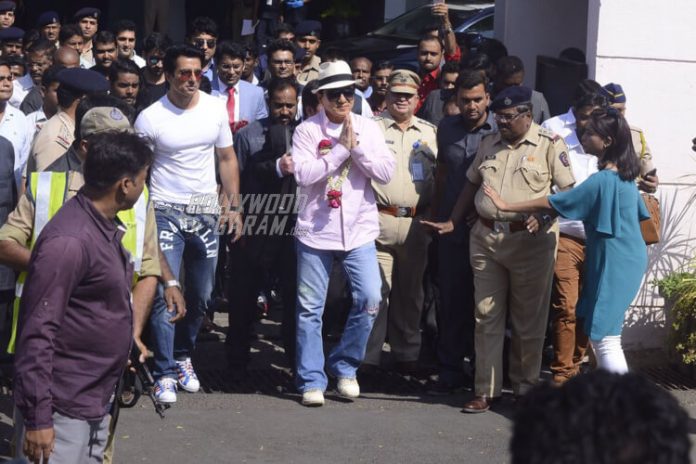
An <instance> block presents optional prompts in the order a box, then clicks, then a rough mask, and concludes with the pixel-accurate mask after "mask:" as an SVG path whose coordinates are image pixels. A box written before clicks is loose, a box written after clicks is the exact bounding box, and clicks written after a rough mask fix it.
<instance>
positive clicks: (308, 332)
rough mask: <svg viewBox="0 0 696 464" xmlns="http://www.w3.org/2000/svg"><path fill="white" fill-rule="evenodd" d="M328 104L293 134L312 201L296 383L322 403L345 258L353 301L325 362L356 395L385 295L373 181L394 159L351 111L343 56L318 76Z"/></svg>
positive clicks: (300, 253) (300, 240)
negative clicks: (338, 273)
mask: <svg viewBox="0 0 696 464" xmlns="http://www.w3.org/2000/svg"><path fill="white" fill-rule="evenodd" d="M318 84H319V85H318V88H317V90H316V91H315V92H316V93H317V94H318V97H319V102H320V103H321V105H322V107H323V109H322V110H321V111H320V112H319V113H317V114H316V115H315V116H313V117H311V118H309V119H308V120H306V121H305V122H304V123H302V124H300V125H299V126H298V127H297V129H296V130H295V134H294V136H293V144H292V145H293V153H292V160H293V163H294V171H295V179H296V180H297V184H298V186H299V189H300V191H301V193H302V194H303V195H305V196H306V198H307V202H306V205H305V207H304V208H303V209H302V211H300V212H299V214H298V218H297V227H296V230H295V235H296V237H297V269H298V275H297V280H298V282H297V377H296V381H297V387H298V390H299V391H300V392H301V393H302V404H304V405H306V406H321V405H323V404H324V391H325V390H326V386H327V376H326V373H325V372H324V351H323V345H322V338H321V323H322V313H323V312H324V303H325V302H326V292H327V287H328V283H329V273H330V271H331V267H332V265H333V262H334V260H335V259H338V260H339V261H340V262H341V263H342V264H343V268H344V270H345V272H346V274H347V276H348V280H349V282H350V288H351V290H352V296H353V307H352V308H351V310H350V313H349V315H348V320H347V322H346V326H345V329H344V331H343V336H342V337H341V340H340V342H339V343H338V344H337V345H336V347H335V348H334V349H333V350H332V351H331V353H330V354H329V359H328V362H327V363H326V368H327V371H328V373H329V374H330V375H332V376H335V377H337V379H338V387H337V389H338V392H339V394H341V395H342V396H344V397H347V398H357V397H358V396H359V395H360V386H359V385H358V382H357V379H356V371H357V369H358V367H359V366H360V363H361V362H362V360H363V358H364V356H365V347H366V345H367V339H368V337H369V335H370V331H371V330H372V324H373V322H374V318H375V316H376V315H377V311H378V309H379V303H380V300H381V296H380V286H381V282H382V279H381V277H380V274H379V266H378V264H377V254H376V250H375V239H376V238H377V236H378V235H379V218H378V213H377V206H376V203H375V196H374V192H373V191H372V188H371V182H372V180H375V181H376V182H379V183H382V184H386V183H387V182H389V180H390V179H391V177H392V174H393V173H394V168H395V164H396V162H395V159H394V156H393V155H392V154H391V152H390V151H389V149H388V148H387V145H386V143H385V141H384V136H383V134H382V131H381V130H380V129H379V127H378V126H377V123H376V122H374V121H372V120H371V119H368V118H365V117H362V116H358V115H355V114H352V113H351V109H352V108H353V101H354V96H355V81H354V80H353V77H352V74H351V72H350V67H349V66H348V64H347V63H345V62H343V61H337V62H333V63H323V64H322V65H321V66H320V73H319V78H318Z"/></svg>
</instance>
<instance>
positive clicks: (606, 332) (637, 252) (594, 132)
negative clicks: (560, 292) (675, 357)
mask: <svg viewBox="0 0 696 464" xmlns="http://www.w3.org/2000/svg"><path fill="white" fill-rule="evenodd" d="M582 145H583V148H584V149H585V152H586V153H593V154H595V155H597V157H598V165H599V168H600V171H599V172H598V173H596V174H593V175H592V176H590V177H589V178H588V179H587V180H586V181H585V182H583V183H582V184H580V185H579V186H578V187H576V188H573V189H571V190H568V191H565V192H559V193H556V194H554V195H550V196H549V197H547V198H540V199H538V200H533V201H527V202H522V203H513V204H508V203H506V202H504V201H502V200H501V199H500V197H499V195H498V194H497V193H496V192H495V191H493V190H492V189H491V188H490V187H489V186H484V191H485V192H486V194H487V195H489V196H490V197H491V199H492V200H493V202H494V203H495V204H496V206H497V207H498V208H499V209H500V210H503V211H515V212H538V211H544V210H551V211H554V212H556V213H558V214H559V215H561V216H563V217H566V218H568V219H575V220H581V221H583V223H584V225H585V234H586V236H587V239H586V242H585V243H586V260H585V272H584V278H583V287H582V291H581V294H580V299H579V300H578V306H577V315H578V318H580V319H582V320H583V325H584V329H585V333H587V335H588V336H589V338H590V340H591V341H592V344H593V347H594V348H595V354H596V355H597V360H598V365H599V366H600V367H603V368H606V369H608V370H612V371H616V372H626V371H627V370H628V368H627V367H626V360H625V357H624V355H623V350H622V349H621V338H620V336H621V328H622V325H623V321H624V315H625V313H626V310H627V309H628V307H629V305H630V304H631V302H632V301H633V299H634V298H635V296H636V294H637V293H638V290H639V288H640V283H641V281H642V279H643V274H644V273H645V269H646V266H647V261H648V258H647V249H646V246H645V242H644V241H643V237H642V235H641V231H640V221H641V220H644V219H649V218H650V214H649V212H648V210H647V208H646V207H645V204H644V202H643V199H642V198H641V196H640V193H639V192H638V188H637V187H636V184H635V179H636V177H637V176H638V174H639V172H640V166H639V162H638V158H637V156H636V154H635V152H634V150H633V145H632V143H631V135H630V132H629V128H628V124H627V123H626V121H625V120H624V119H623V117H622V116H621V115H620V114H618V112H616V111H612V110H611V109H609V110H600V111H599V112H596V113H593V115H592V120H591V122H590V124H589V127H588V128H587V130H586V132H585V133H584V134H583V137H582Z"/></svg>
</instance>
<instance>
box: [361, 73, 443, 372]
mask: <svg viewBox="0 0 696 464" xmlns="http://www.w3.org/2000/svg"><path fill="white" fill-rule="evenodd" d="M419 85H420V78H419V77H418V75H417V74H416V73H414V72H411V71H407V70H397V71H394V72H392V73H391V75H390V76H389V91H388V93H387V97H386V100H387V110H386V111H385V112H384V113H382V115H381V116H379V117H377V118H376V120H377V122H378V124H379V125H380V127H381V128H382V129H383V131H384V138H385V140H386V142H387V146H388V147H389V148H390V149H391V151H392V153H393V155H394V157H395V158H396V171H395V172H394V176H393V177H392V180H391V181H390V182H389V183H388V184H386V185H379V184H377V183H374V182H373V184H372V187H373V189H374V191H375V197H376V199H377V209H378V210H379V213H380V214H379V223H380V224H379V225H380V235H379V238H378V239H377V259H378V261H379V266H380V270H381V273H382V282H383V283H382V306H381V308H380V311H379V313H378V316H377V319H376V320H375V323H374V326H373V328H372V333H371V335H370V339H369V342H368V346H367V353H366V357H365V361H364V363H367V364H371V365H379V363H380V354H381V352H382V344H383V343H384V340H385V337H386V336H388V338H389V343H390V345H391V352H392V354H393V356H394V359H395V361H396V362H397V368H398V369H400V370H403V371H411V370H413V369H415V368H416V362H417V361H418V355H419V353H420V344H421V339H420V318H421V310H422V307H423V299H424V294H423V273H424V272H425V266H426V264H427V257H428V244H429V243H430V240H431V237H430V235H429V232H428V231H427V230H426V229H425V228H424V227H423V226H422V225H421V224H420V223H419V222H418V220H417V219H414V218H416V217H419V216H422V215H423V213H424V212H425V210H426V208H428V206H429V204H430V199H431V197H432V194H433V191H434V187H435V179H434V172H435V166H436V156H437V138H436V127H435V126H434V125H432V124H430V123H429V122H427V121H424V120H422V119H420V118H417V117H415V116H414V115H413V113H414V110H415V108H416V104H417V102H418V95H417V94H418V86H419Z"/></svg>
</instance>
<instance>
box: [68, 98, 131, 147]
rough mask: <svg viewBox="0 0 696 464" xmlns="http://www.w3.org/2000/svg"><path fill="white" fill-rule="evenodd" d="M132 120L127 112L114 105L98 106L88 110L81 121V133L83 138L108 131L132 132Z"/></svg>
mask: <svg viewBox="0 0 696 464" xmlns="http://www.w3.org/2000/svg"><path fill="white" fill-rule="evenodd" d="M132 130H133V129H132V127H131V124H130V121H128V118H127V117H126V115H125V114H123V112H122V111H121V110H119V109H118V108H115V107H113V106H98V107H96V108H92V109H91V110H89V111H87V112H86V113H85V115H84V116H83V117H82V121H80V134H81V136H82V138H83V139H85V138H87V137H89V136H90V135H94V134H98V133H100V132H106V131H128V132H132Z"/></svg>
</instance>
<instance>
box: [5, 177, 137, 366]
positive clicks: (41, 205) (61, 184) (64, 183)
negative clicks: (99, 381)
mask: <svg viewBox="0 0 696 464" xmlns="http://www.w3.org/2000/svg"><path fill="white" fill-rule="evenodd" d="M68 176H69V172H50V171H43V172H33V173H32V174H31V178H30V180H29V185H28V189H29V192H28V193H30V194H31V196H33V198H34V228H33V229H34V230H33V232H32V235H31V238H30V239H29V243H28V244H27V247H28V248H29V249H30V250H32V249H33V248H34V244H35V243H36V239H37V238H38V237H39V235H40V234H41V231H42V230H43V228H44V227H45V226H46V224H48V221H50V220H51V218H52V217H53V216H55V214H56V213H57V212H58V210H59V209H60V208H61V207H62V206H63V204H64V203H65V200H66V198H67V196H68ZM148 195H149V194H148V191H147V187H145V188H144V189H143V193H142V195H140V198H138V201H137V202H136V203H135V205H134V206H133V208H131V209H129V210H125V211H119V212H118V214H117V216H118V218H119V219H120V220H121V222H122V223H123V225H124V226H126V233H125V234H124V235H123V239H122V240H121V243H122V244H123V247H124V248H125V249H126V250H128V251H129V252H130V255H131V262H132V263H133V268H134V270H135V274H136V280H137V275H138V274H139V273H140V269H141V267H142V263H143V248H144V246H145V222H146V220H147V202H148ZM26 279H27V271H22V272H21V273H20V274H19V277H18V278H17V284H16V285H15V299H14V303H13V312H12V337H11V338H10V343H9V345H8V347H7V352H8V353H14V351H15V342H16V338H17V324H18V321H19V303H20V300H21V297H22V290H23V289H24V282H25V281H26Z"/></svg>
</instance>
